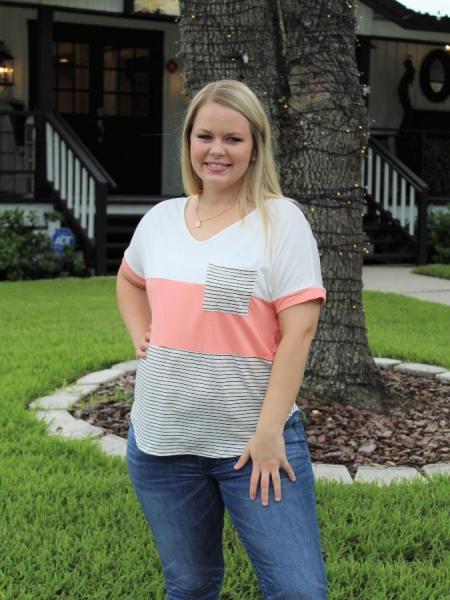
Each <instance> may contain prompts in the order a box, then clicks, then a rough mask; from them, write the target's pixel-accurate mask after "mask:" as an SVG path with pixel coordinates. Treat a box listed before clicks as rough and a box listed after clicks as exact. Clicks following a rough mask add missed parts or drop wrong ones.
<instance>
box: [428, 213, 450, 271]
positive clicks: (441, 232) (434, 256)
mask: <svg viewBox="0 0 450 600" xmlns="http://www.w3.org/2000/svg"><path fill="white" fill-rule="evenodd" d="M427 230H428V235H427V252H428V262H430V263H442V264H450V204H448V205H447V211H446V212H444V211H442V210H430V211H428V227H427Z"/></svg>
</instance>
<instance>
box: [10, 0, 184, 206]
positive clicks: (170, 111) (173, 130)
mask: <svg viewBox="0 0 450 600" xmlns="http://www.w3.org/2000/svg"><path fill="white" fill-rule="evenodd" d="M43 4H45V3H43ZM52 4H56V2H52ZM59 4H61V5H62V4H64V6H68V5H69V4H72V5H74V6H76V7H77V8H78V7H79V6H80V4H82V5H83V6H84V5H88V4H90V5H94V4H95V8H96V10H99V9H100V4H101V5H102V6H103V7H104V8H105V10H106V5H110V10H112V9H113V5H119V4H120V5H121V7H122V2H120V3H119V2H113V1H112V0H111V1H109V2H106V1H104V2H76V1H75V0H74V1H73V2H71V3H69V2H67V1H64V2H63V1H62V0H61V2H59ZM91 8H92V7H91ZM121 10H122V8H121ZM36 18H37V11H36V10H34V9H24V8H22V7H17V8H10V7H3V6H0V39H1V40H3V41H4V42H5V44H6V45H7V46H8V47H9V49H10V50H11V52H12V54H13V55H14V57H15V85H14V88H13V91H14V97H15V98H16V99H18V100H21V101H23V102H24V104H25V107H26V108H28V102H29V98H28V69H29V65H28V26H27V21H28V19H36ZM54 20H55V22H65V23H80V24H86V25H98V26H104V27H123V28H131V29H144V30H148V31H163V32H164V61H163V62H164V64H165V63H166V62H167V61H168V60H169V59H171V58H173V59H176V61H177V62H178V63H180V60H179V58H178V57H176V53H177V50H178V48H177V45H176V41H177V39H178V30H177V25H176V24H175V23H167V22H162V21H161V22H158V21H147V20H142V21H140V20H139V19H127V18H120V17H114V16H111V17H108V16H107V15H106V16H99V15H89V14H80V13H69V12H62V11H60V12H58V11H56V12H55V13H54ZM181 84H182V81H181V68H180V69H179V70H178V71H177V72H176V73H173V74H170V73H169V72H168V71H167V70H166V69H164V75H163V99H162V110H163V122H162V141H161V144H162V173H161V181H162V183H161V193H162V194H163V195H168V196H170V195H178V194H179V193H180V190H181V189H182V188H181V181H180V177H179V167H178V131H179V125H180V122H181V119H182V116H183V114H184V111H185V106H186V101H185V100H184V98H183V96H181V95H180V91H181Z"/></svg>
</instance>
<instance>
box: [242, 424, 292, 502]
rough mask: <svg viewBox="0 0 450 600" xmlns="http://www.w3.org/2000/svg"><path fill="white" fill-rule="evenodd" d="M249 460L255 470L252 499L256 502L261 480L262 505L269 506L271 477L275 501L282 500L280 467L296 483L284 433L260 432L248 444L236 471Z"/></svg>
mask: <svg viewBox="0 0 450 600" xmlns="http://www.w3.org/2000/svg"><path fill="white" fill-rule="evenodd" d="M249 458H251V459H252V463H253V469H252V476H251V479H250V498H251V499H252V500H254V499H255V498H256V495H257V490H258V483H259V480H260V478H261V504H262V505H263V506H268V504H269V486H270V477H271V476H272V483H273V488H274V496H275V500H277V501H278V502H279V501H280V500H281V478H280V467H282V468H283V469H284V470H285V471H286V473H287V474H288V477H289V479H290V480H291V481H295V473H294V470H293V469H292V467H291V465H290V464H289V463H288V460H287V458H286V450H285V446H284V437H283V434H282V433H275V432H266V431H259V432H256V433H255V435H254V436H253V437H252V438H251V439H250V441H249V442H248V444H247V446H246V448H245V450H244V452H243V453H242V455H241V456H240V458H239V460H238V461H237V463H236V464H235V465H234V468H235V469H240V468H241V467H243V466H244V465H245V464H246V463H247V461H248V460H249Z"/></svg>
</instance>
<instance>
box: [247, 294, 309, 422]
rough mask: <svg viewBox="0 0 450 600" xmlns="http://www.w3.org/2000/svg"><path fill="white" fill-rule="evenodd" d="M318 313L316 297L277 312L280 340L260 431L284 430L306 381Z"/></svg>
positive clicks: (261, 418) (261, 417) (263, 408)
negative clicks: (307, 365)
mask: <svg viewBox="0 0 450 600" xmlns="http://www.w3.org/2000/svg"><path fill="white" fill-rule="evenodd" d="M319 315H320V304H319V302H318V301H317V300H309V301H308V302H302V303H300V304H295V305H294V306H290V307H289V308H285V309H284V310H282V311H280V312H279V313H278V319H279V323H280V333H281V340H280V343H279V346H278V349H277V352H276V354H275V357H274V361H273V365H272V372H271V375H270V380H269V385H268V388H267V392H266V396H265V399H264V404H263V407H262V410H261V414H260V417H259V421H258V427H257V431H270V432H278V433H283V429H284V424H285V423H286V419H287V417H288V415H289V412H290V410H291V408H292V405H293V404H294V402H295V399H296V397H297V394H298V391H299V389H300V386H301V384H302V381H303V374H304V372H305V366H306V361H307V358H308V354H309V350H310V347H311V343H312V340H313V338H314V336H315V335H316V331H317V324H318V322H319Z"/></svg>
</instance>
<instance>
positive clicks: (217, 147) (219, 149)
mask: <svg viewBox="0 0 450 600" xmlns="http://www.w3.org/2000/svg"><path fill="white" fill-rule="evenodd" d="M210 152H211V154H219V155H222V154H224V148H223V145H222V142H221V141H219V140H217V141H214V142H213V143H212V144H211V148H210Z"/></svg>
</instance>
